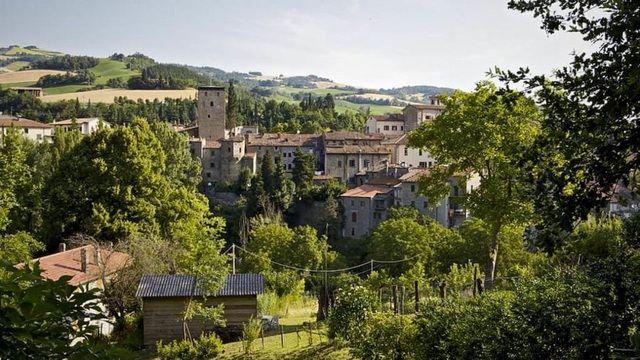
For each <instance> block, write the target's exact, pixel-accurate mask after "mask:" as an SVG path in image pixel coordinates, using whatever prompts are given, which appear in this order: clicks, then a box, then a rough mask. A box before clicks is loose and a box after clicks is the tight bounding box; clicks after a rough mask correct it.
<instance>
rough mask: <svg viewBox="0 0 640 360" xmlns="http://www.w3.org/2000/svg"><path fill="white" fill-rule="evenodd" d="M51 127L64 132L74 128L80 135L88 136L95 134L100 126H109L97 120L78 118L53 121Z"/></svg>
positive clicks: (109, 125)
mask: <svg viewBox="0 0 640 360" xmlns="http://www.w3.org/2000/svg"><path fill="white" fill-rule="evenodd" d="M51 125H53V127H54V128H55V129H56V131H57V130H58V129H61V130H62V131H64V132H69V131H71V130H72V129H73V128H74V127H75V128H77V129H78V130H79V131H80V133H81V134H82V135H89V134H92V133H94V132H96V131H97V130H98V129H99V128H100V127H101V126H104V127H107V128H109V127H111V124H109V123H108V122H104V121H102V120H100V119H98V118H79V119H68V120H60V121H54V122H53V123H52V124H51Z"/></svg>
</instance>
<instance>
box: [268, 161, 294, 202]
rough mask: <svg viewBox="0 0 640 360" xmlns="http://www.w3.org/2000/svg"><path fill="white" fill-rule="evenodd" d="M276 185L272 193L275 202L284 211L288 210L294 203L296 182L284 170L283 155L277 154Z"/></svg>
mask: <svg viewBox="0 0 640 360" xmlns="http://www.w3.org/2000/svg"><path fill="white" fill-rule="evenodd" d="M274 175H275V177H274V180H275V186H274V188H273V192H272V193H271V199H272V201H273V204H274V205H275V206H276V207H277V208H278V209H279V210H280V211H282V212H284V211H287V209H289V207H291V204H292V203H293V194H294V192H295V184H294V183H293V181H291V180H289V178H288V177H287V174H286V172H285V170H284V164H283V163H282V157H280V156H277V157H276V159H275V174H274Z"/></svg>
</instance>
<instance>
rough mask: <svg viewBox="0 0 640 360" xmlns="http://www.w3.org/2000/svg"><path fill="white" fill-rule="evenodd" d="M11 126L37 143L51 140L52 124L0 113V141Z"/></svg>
mask: <svg viewBox="0 0 640 360" xmlns="http://www.w3.org/2000/svg"><path fill="white" fill-rule="evenodd" d="M11 127H14V128H16V129H17V130H18V131H19V132H20V133H21V134H22V135H23V136H24V137H25V138H27V139H29V140H33V141H36V142H38V143H49V142H52V141H53V125H51V124H43V123H41V122H37V121H33V120H29V119H25V118H21V117H17V116H9V115H1V114H0V142H2V141H4V137H5V136H6V135H7V132H8V131H9V129H10V128H11Z"/></svg>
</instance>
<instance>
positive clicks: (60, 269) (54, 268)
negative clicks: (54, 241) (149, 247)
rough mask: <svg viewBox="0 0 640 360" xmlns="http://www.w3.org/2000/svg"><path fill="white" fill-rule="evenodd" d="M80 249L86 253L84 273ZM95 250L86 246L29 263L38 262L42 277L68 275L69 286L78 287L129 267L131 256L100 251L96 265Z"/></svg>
mask: <svg viewBox="0 0 640 360" xmlns="http://www.w3.org/2000/svg"><path fill="white" fill-rule="evenodd" d="M82 249H85V250H86V251H87V260H88V261H87V271H86V272H84V271H82V264H81V259H80V257H81V251H82ZM96 250H97V248H96V247H95V246H94V245H86V246H82V247H79V248H75V249H71V250H67V251H63V252H58V253H55V254H51V255H47V256H43V257H41V258H37V259H33V260H32V261H31V262H32V263H33V262H36V261H39V262H40V268H42V270H44V271H43V273H42V276H43V277H45V278H47V279H51V280H58V279H59V278H60V277H62V276H65V275H69V276H72V278H71V280H69V284H71V285H74V286H78V285H82V284H86V283H89V282H92V281H95V280H97V279H99V278H101V277H102V276H108V275H111V274H113V273H115V272H117V271H119V270H121V269H123V268H125V267H127V266H129V265H130V262H131V260H132V259H131V256H129V255H127V254H125V253H122V252H118V251H111V250H104V249H101V250H100V259H99V261H98V263H97V264H96V258H95V253H96Z"/></svg>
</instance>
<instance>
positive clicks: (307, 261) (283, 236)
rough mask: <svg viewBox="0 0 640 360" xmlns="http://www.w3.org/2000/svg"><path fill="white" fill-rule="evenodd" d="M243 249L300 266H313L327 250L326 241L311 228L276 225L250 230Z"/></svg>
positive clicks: (321, 258)
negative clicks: (248, 238) (246, 244)
mask: <svg viewBox="0 0 640 360" xmlns="http://www.w3.org/2000/svg"><path fill="white" fill-rule="evenodd" d="M247 248H248V249H249V251H250V252H252V253H257V254H262V255H263V257H266V258H268V259H271V260H272V261H275V262H279V263H281V264H286V265H289V266H293V267H297V268H303V269H317V268H318V267H319V266H320V264H321V263H322V261H323V259H324V253H325V252H326V251H327V247H326V240H325V239H323V238H321V239H318V236H317V234H316V231H315V229H313V228H312V227H310V226H299V227H297V228H295V229H290V228H288V227H287V226H284V225H278V224H271V225H266V226H263V227H260V228H258V229H255V230H253V231H252V232H251V240H250V241H249V244H248V246H247Z"/></svg>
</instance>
